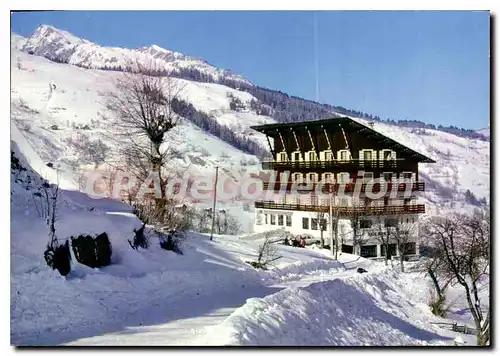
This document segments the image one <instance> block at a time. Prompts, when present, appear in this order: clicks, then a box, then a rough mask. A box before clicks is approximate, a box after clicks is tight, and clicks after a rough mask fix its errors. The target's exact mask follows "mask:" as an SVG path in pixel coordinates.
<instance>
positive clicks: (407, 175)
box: [400, 172, 412, 180]
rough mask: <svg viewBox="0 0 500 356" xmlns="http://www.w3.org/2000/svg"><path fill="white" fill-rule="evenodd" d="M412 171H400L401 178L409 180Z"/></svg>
mask: <svg viewBox="0 0 500 356" xmlns="http://www.w3.org/2000/svg"><path fill="white" fill-rule="evenodd" d="M411 176H412V172H403V173H401V175H400V177H401V178H403V180H411Z"/></svg>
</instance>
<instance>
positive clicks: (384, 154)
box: [382, 150, 396, 160]
mask: <svg viewBox="0 0 500 356" xmlns="http://www.w3.org/2000/svg"><path fill="white" fill-rule="evenodd" d="M395 158H396V152H394V151H391V150H383V151H382V159H384V160H390V159H395Z"/></svg>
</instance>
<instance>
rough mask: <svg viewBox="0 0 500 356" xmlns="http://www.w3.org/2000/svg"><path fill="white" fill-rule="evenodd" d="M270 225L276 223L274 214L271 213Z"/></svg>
mask: <svg viewBox="0 0 500 356" xmlns="http://www.w3.org/2000/svg"><path fill="white" fill-rule="evenodd" d="M271 225H276V215H274V214H271Z"/></svg>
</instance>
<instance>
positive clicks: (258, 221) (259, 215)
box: [255, 213, 262, 225]
mask: <svg viewBox="0 0 500 356" xmlns="http://www.w3.org/2000/svg"><path fill="white" fill-rule="evenodd" d="M255 223H256V224H257V225H262V214H261V213H258V214H257V219H256V221H255Z"/></svg>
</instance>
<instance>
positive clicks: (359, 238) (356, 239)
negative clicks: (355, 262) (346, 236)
mask: <svg viewBox="0 0 500 356" xmlns="http://www.w3.org/2000/svg"><path fill="white" fill-rule="evenodd" d="M353 206H354V208H355V209H353V211H352V213H351V215H350V216H349V220H350V221H351V228H352V246H353V249H356V247H358V249H359V251H360V254H361V247H362V246H363V245H364V244H365V243H366V242H367V240H368V239H369V237H367V236H366V235H365V234H364V233H363V228H364V226H363V225H362V223H364V222H365V221H369V223H368V224H371V223H372V222H371V220H367V218H366V213H365V212H364V211H363V210H362V209H361V208H362V207H363V205H362V204H361V201H359V200H357V201H355V202H354V205H353ZM365 206H366V205H365ZM370 227H371V225H370Z"/></svg>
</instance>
